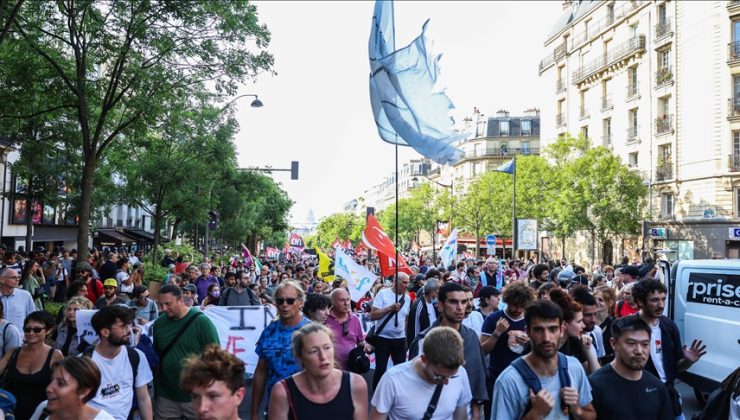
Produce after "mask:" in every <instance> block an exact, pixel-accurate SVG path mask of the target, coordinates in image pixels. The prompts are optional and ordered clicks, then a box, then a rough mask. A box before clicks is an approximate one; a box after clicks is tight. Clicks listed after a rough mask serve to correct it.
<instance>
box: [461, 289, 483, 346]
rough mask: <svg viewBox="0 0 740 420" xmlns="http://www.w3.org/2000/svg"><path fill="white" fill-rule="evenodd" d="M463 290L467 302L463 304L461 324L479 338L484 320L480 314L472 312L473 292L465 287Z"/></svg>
mask: <svg viewBox="0 0 740 420" xmlns="http://www.w3.org/2000/svg"><path fill="white" fill-rule="evenodd" d="M463 290H465V297H466V298H467V301H466V302H465V319H463V322H462V323H463V325H465V326H466V327H468V328H470V329H471V330H473V331H475V333H476V334H478V337H480V334H481V331H482V330H483V321H484V320H485V318H484V317H483V315H482V314H481V313H480V312H478V311H474V310H473V291H472V290H470V288H469V287H466V286H463ZM479 340H480V338H479Z"/></svg>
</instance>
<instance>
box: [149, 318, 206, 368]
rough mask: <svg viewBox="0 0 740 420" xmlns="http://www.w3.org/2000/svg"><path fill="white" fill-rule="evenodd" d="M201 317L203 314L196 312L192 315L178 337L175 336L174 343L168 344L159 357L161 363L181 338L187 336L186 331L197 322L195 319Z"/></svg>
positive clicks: (178, 333)
mask: <svg viewBox="0 0 740 420" xmlns="http://www.w3.org/2000/svg"><path fill="white" fill-rule="evenodd" d="M201 315H203V312H196V313H195V314H193V315H191V316H190V318H188V320H187V321H185V325H183V326H182V328H180V331H178V332H177V335H176V336H175V338H174V339H173V340H172V341H170V343H169V344H167V347H165V349H164V350H163V351H162V353H161V354H160V355H159V360H160V361H161V362H164V357H165V356H167V353H169V352H170V350H172V348H173V347H175V344H177V341H178V340H180V337H182V335H183V334H185V331H186V330H187V329H188V327H189V326H190V324H192V323H193V321H195V318H197V317H199V316H201ZM161 365H162V363H160V366H161Z"/></svg>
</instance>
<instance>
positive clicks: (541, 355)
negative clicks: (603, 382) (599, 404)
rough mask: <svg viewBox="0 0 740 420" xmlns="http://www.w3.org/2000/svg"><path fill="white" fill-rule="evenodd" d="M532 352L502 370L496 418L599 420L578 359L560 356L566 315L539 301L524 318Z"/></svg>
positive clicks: (495, 402) (495, 400)
mask: <svg viewBox="0 0 740 420" xmlns="http://www.w3.org/2000/svg"><path fill="white" fill-rule="evenodd" d="M524 318H525V323H526V332H527V335H528V336H529V337H530V339H531V344H532V351H531V352H530V353H529V354H527V355H526V356H523V357H520V358H518V359H516V360H515V361H514V362H513V363H512V364H511V365H510V366H509V367H507V368H506V369H504V371H503V372H501V375H500V376H499V377H498V379H497V381H496V384H495V386H494V390H493V407H492V412H493V413H496V417H497V418H507V419H509V418H512V419H513V418H517V419H519V418H524V419H541V418H547V419H563V420H566V419H569V418H572V419H595V418H596V412H595V411H594V408H593V406H592V405H591V386H590V385H589V383H588V378H587V377H586V372H585V371H584V370H583V366H581V364H580V362H578V360H577V359H576V358H574V357H569V356H565V355H563V354H561V353H559V352H558V345H559V343H560V338H561V337H562V335H563V333H564V328H565V327H564V325H563V312H562V310H561V309H560V307H558V306H557V305H556V304H554V303H552V302H550V301H545V300H538V301H535V302H534V303H533V304H532V305H530V306H529V307H528V308H527V309H526V312H525V315H524Z"/></svg>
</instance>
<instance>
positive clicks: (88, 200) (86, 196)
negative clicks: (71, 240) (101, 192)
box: [77, 153, 98, 261]
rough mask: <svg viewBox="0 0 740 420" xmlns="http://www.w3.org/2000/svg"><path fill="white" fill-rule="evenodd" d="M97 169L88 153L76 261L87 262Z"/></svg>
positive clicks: (92, 155) (92, 154)
mask: <svg viewBox="0 0 740 420" xmlns="http://www.w3.org/2000/svg"><path fill="white" fill-rule="evenodd" d="M97 167H98V159H97V157H96V156H95V153H88V154H87V156H86V157H85V166H84V168H83V172H82V192H81V193H82V194H81V196H80V208H79V217H80V222H79V225H78V226H77V253H78V254H77V255H78V257H77V260H78V261H87V256H88V254H89V251H90V249H89V242H90V205H91V204H92V191H93V183H94V178H95V169H97Z"/></svg>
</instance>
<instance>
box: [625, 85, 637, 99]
mask: <svg viewBox="0 0 740 420" xmlns="http://www.w3.org/2000/svg"><path fill="white" fill-rule="evenodd" d="M639 86H640V84H639V83H637V82H635V83H629V84H628V85H627V100H628V101H630V100H632V99H635V98H637V97H638V96H639V95H640V89H639Z"/></svg>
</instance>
